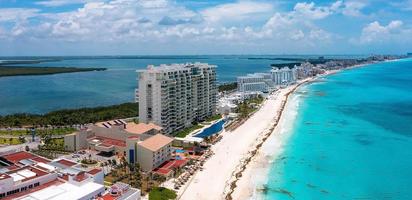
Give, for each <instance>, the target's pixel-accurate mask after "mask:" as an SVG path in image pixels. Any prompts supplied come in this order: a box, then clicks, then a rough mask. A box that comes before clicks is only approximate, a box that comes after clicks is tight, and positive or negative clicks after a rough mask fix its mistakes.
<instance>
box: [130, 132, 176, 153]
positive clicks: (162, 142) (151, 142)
mask: <svg viewBox="0 0 412 200" xmlns="http://www.w3.org/2000/svg"><path fill="white" fill-rule="evenodd" d="M172 141H173V139H172V138H170V137H167V136H165V135H162V134H156V135H154V136H152V137H150V138H148V139H146V140H144V141H143V142H140V143H138V144H139V145H140V146H142V147H144V148H146V149H149V150H150V151H157V150H159V149H161V148H163V147H164V146H166V145H168V144H169V143H171V142H172Z"/></svg>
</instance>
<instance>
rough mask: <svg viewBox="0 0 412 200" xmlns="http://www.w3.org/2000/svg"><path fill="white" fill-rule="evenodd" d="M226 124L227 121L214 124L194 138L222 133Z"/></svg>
mask: <svg viewBox="0 0 412 200" xmlns="http://www.w3.org/2000/svg"><path fill="white" fill-rule="evenodd" d="M224 124H225V120H223V119H221V120H220V121H218V122H216V123H214V124H213V125H211V126H209V127H207V128H205V129H203V130H202V131H201V132H200V133H197V134H196V135H194V137H200V138H205V137H208V136H211V135H213V134H216V133H218V132H220V131H221V130H222V129H223V125H224Z"/></svg>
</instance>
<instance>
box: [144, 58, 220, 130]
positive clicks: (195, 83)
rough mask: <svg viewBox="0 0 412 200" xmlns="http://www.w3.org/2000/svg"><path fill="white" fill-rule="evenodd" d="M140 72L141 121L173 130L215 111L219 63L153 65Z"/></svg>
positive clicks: (210, 114) (199, 119)
mask: <svg viewBox="0 0 412 200" xmlns="http://www.w3.org/2000/svg"><path fill="white" fill-rule="evenodd" d="M137 72H138V86H139V89H138V95H136V96H138V97H136V98H137V99H138V100H139V121H141V122H144V123H150V122H152V123H155V124H157V125H159V126H161V127H163V132H164V133H166V134H171V133H173V132H174V131H177V130H180V129H183V128H185V127H188V126H191V125H192V123H193V122H195V121H201V120H204V119H206V118H207V117H210V116H212V115H214V114H215V112H216V104H217V87H216V66H214V65H209V64H206V63H187V64H172V65H160V66H156V67H155V66H153V65H149V66H148V67H147V69H146V70H138V71H137Z"/></svg>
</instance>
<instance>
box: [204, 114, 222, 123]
mask: <svg viewBox="0 0 412 200" xmlns="http://www.w3.org/2000/svg"><path fill="white" fill-rule="evenodd" d="M221 118H222V115H219V114H216V115H213V116H210V117H208V118H207V119H205V121H206V122H212V121H215V120H218V119H221Z"/></svg>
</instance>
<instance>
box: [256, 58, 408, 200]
mask: <svg viewBox="0 0 412 200" xmlns="http://www.w3.org/2000/svg"><path fill="white" fill-rule="evenodd" d="M299 92H300V93H299V94H298V95H299V96H300V97H299V100H298V101H299V108H298V114H297V116H296V119H295V120H294V122H291V123H294V124H293V126H292V127H293V128H292V129H291V130H289V131H288V132H289V133H288V135H289V136H288V139H287V142H286V143H285V147H284V151H283V153H281V154H280V155H279V156H278V157H276V160H275V161H274V162H273V164H272V166H271V167H270V170H269V174H268V180H267V183H266V185H265V188H266V190H264V191H265V192H264V193H263V194H261V196H262V197H263V199H279V200H288V199H313V200H322V199H325V200H326V199H363V200H366V199H367V200H369V199H370V200H380V199H397V200H402V199H412V190H411V185H412V179H411V177H412V170H411V169H412V148H411V147H412V59H405V60H400V61H393V62H385V63H379V64H373V65H369V66H367V67H364V68H358V69H353V70H348V71H344V72H342V73H338V74H335V75H332V76H329V77H326V78H325V79H323V80H322V81H321V82H317V83H314V84H311V85H307V86H305V87H302V88H301V89H300V91H299Z"/></svg>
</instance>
